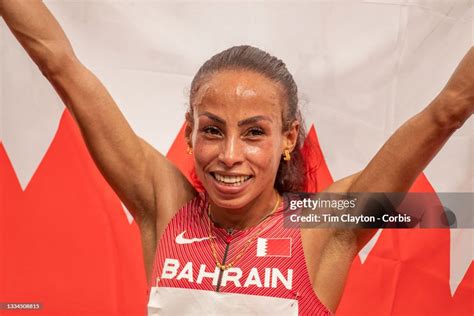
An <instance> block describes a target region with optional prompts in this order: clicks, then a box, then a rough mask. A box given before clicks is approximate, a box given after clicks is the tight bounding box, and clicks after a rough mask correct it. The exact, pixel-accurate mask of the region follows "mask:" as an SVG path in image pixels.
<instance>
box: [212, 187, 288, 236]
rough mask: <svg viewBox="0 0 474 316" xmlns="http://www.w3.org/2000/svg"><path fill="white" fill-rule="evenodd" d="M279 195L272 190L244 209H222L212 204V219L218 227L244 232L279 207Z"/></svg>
mask: <svg viewBox="0 0 474 316" xmlns="http://www.w3.org/2000/svg"><path fill="white" fill-rule="evenodd" d="M277 201H281V199H279V194H278V192H277V191H275V190H271V191H270V192H268V193H266V194H262V195H260V196H259V197H257V198H255V199H254V200H253V201H252V202H250V203H249V204H247V205H245V206H244V207H242V208H232V209H228V208H222V207H219V206H217V205H215V204H214V203H212V202H211V203H210V217H211V219H212V221H213V222H214V223H215V224H216V226H218V227H222V228H225V229H228V230H234V229H238V230H243V229H246V228H250V227H253V226H256V225H258V224H259V223H260V222H261V221H262V220H263V219H264V218H265V217H266V216H268V215H270V214H271V213H272V212H273V211H275V210H276V208H277V207H278V206H277V205H276V204H277ZM278 204H279V203H278Z"/></svg>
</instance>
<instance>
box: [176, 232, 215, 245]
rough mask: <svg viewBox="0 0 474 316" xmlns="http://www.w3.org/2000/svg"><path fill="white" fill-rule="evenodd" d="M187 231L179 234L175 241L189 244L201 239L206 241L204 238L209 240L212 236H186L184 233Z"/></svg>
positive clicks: (180, 243)
mask: <svg viewBox="0 0 474 316" xmlns="http://www.w3.org/2000/svg"><path fill="white" fill-rule="evenodd" d="M185 233H186V231H183V232H182V233H181V234H179V235H178V236H176V239H175V242H176V243H177V244H178V245H187V244H192V243H194V242H199V241H204V240H208V239H209V238H210V237H202V238H189V239H188V238H185V237H184V234H185Z"/></svg>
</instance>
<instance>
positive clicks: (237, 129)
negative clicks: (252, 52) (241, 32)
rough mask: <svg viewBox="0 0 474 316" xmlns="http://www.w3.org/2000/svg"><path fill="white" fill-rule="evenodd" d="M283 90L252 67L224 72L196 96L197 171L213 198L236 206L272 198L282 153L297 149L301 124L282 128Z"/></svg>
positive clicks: (225, 205)
mask: <svg viewBox="0 0 474 316" xmlns="http://www.w3.org/2000/svg"><path fill="white" fill-rule="evenodd" d="M284 95H285V94H284V91H283V88H282V87H281V85H280V84H278V83H277V82H274V81H272V80H270V79H268V78H267V77H265V76H263V75H261V74H258V73H256V72H253V71H248V70H221V71H219V72H217V73H215V74H213V75H212V76H211V77H210V78H209V80H207V81H205V82H204V83H203V84H202V85H201V87H200V88H199V90H198V91H197V92H196V95H195V96H194V98H193V100H192V101H193V102H192V106H193V118H192V120H190V121H188V124H190V125H191V129H192V133H191V134H190V135H189V138H188V142H189V143H190V146H191V147H192V148H193V151H194V158H195V166H196V173H197V175H198V177H199V179H200V180H201V182H202V184H203V185H204V187H205V189H206V191H207V193H208V194H209V196H210V198H211V200H212V201H213V202H214V204H216V205H217V206H219V207H222V208H228V209H236V208H244V207H245V206H246V205H248V204H250V203H255V200H256V199H258V198H262V199H265V198H270V199H271V197H272V193H273V191H274V189H273V185H274V182H275V178H276V174H277V170H278V166H279V164H280V159H281V155H282V153H283V151H284V150H285V149H287V148H289V149H290V150H291V149H293V147H294V143H295V141H296V136H297V133H298V125H297V124H293V125H292V128H291V129H290V130H289V131H286V132H283V131H282V113H283V110H284V106H285V103H284V102H285V98H284Z"/></svg>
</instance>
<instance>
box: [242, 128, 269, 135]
mask: <svg viewBox="0 0 474 316" xmlns="http://www.w3.org/2000/svg"><path fill="white" fill-rule="evenodd" d="M264 134H265V132H264V131H263V129H261V128H259V127H252V128H250V129H248V130H247V133H246V136H250V137H257V136H262V135H264Z"/></svg>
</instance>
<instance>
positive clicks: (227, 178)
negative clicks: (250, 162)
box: [214, 173, 250, 186]
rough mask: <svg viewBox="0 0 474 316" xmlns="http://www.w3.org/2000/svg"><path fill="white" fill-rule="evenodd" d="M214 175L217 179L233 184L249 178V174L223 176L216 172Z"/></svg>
mask: <svg viewBox="0 0 474 316" xmlns="http://www.w3.org/2000/svg"><path fill="white" fill-rule="evenodd" d="M214 176H215V178H216V179H217V181H219V182H223V183H225V184H230V185H233V186H237V185H240V184H242V183H243V182H245V181H246V180H248V179H249V178H250V176H223V175H220V174H217V173H214Z"/></svg>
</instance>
